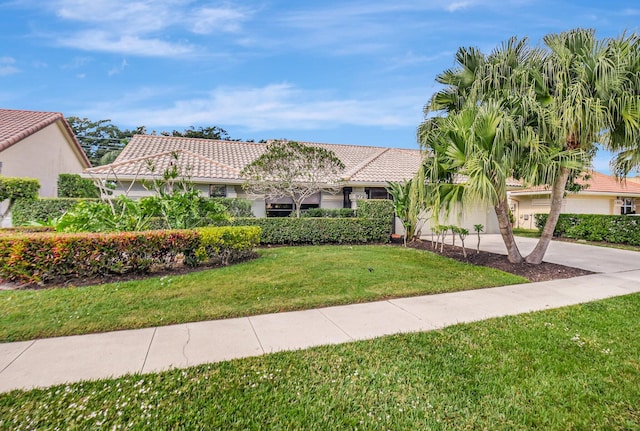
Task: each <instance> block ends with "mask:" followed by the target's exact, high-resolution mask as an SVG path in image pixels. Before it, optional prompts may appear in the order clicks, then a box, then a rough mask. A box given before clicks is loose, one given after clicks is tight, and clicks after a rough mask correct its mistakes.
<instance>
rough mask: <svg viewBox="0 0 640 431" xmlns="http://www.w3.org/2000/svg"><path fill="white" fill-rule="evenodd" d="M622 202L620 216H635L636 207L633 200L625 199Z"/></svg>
mask: <svg viewBox="0 0 640 431" xmlns="http://www.w3.org/2000/svg"><path fill="white" fill-rule="evenodd" d="M621 200H622V206H621V207H620V214H622V215H625V214H635V213H636V211H635V205H634V204H633V198H625V199H621Z"/></svg>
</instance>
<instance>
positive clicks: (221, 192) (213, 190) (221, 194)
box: [209, 184, 227, 198]
mask: <svg viewBox="0 0 640 431" xmlns="http://www.w3.org/2000/svg"><path fill="white" fill-rule="evenodd" d="M209 197H210V198H226V197H227V186H225V185H224V184H210V185H209Z"/></svg>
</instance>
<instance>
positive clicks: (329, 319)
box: [318, 309, 355, 341]
mask: <svg viewBox="0 0 640 431" xmlns="http://www.w3.org/2000/svg"><path fill="white" fill-rule="evenodd" d="M318 313H320V314H322V317H324V318H325V319H327V320H328V321H329V322H330V323H331V324H332V325H333V326H335V327H336V328H338V330H339V331H340V332H342V333H343V334H344V335H346V336H347V337H349V339H350V340H351V341H355V338H353V337H352V336H351V334H349V333H348V332H347V331H345V330H344V329H342V327H341V326H340V325H338V324H337V323H336V322H334V321H333V320H331V318H330V317H329V316H327V315H326V314H324V313H323V312H322V310H320V309H318Z"/></svg>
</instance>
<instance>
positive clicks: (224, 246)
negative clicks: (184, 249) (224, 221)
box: [195, 226, 261, 265]
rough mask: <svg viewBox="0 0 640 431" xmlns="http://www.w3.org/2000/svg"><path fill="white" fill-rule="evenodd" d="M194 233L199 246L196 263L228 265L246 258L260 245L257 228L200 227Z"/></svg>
mask: <svg viewBox="0 0 640 431" xmlns="http://www.w3.org/2000/svg"><path fill="white" fill-rule="evenodd" d="M196 231H197V232H198V239H199V246H198V248H197V249H196V251H195V257H196V259H197V261H198V262H213V261H219V262H220V263H221V264H222V265H228V264H229V263H231V262H237V261H239V260H242V259H244V258H246V257H248V256H249V255H250V254H251V253H253V249H254V248H255V247H256V246H258V244H260V233H261V229H260V227H258V226H227V227H201V228H198V229H196Z"/></svg>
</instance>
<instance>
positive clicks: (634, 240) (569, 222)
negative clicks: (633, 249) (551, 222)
mask: <svg viewBox="0 0 640 431" xmlns="http://www.w3.org/2000/svg"><path fill="white" fill-rule="evenodd" d="M547 218H548V215H547V214H536V226H537V227H538V230H540V231H542V229H543V228H544V223H546V221H547ZM553 236H556V237H564V238H573V239H583V240H586V241H604V242H609V243H614V244H628V245H640V217H635V216H623V215H602V214H560V217H559V218H558V223H557V224H556V228H555V230H554V232H553Z"/></svg>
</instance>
